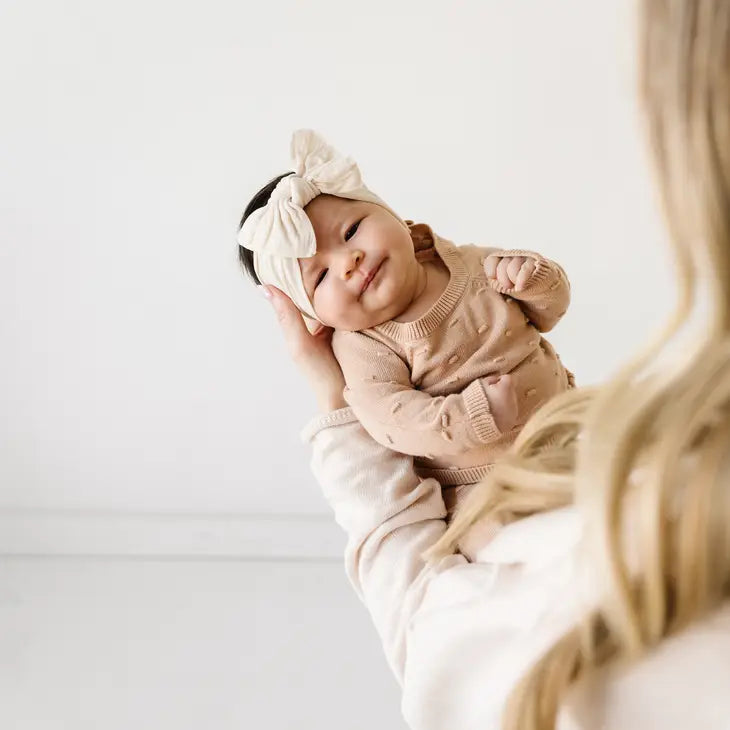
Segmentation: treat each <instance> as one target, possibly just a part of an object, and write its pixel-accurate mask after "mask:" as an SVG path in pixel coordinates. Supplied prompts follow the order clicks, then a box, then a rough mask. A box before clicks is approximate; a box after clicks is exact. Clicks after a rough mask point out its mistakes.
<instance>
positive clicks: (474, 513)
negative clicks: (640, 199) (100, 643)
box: [268, 0, 730, 730]
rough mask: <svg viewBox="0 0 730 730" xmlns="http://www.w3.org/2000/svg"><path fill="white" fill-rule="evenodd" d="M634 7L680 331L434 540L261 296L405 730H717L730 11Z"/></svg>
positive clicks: (428, 507)
mask: <svg viewBox="0 0 730 730" xmlns="http://www.w3.org/2000/svg"><path fill="white" fill-rule="evenodd" d="M641 7H642V43H641V47H642V53H641V65H642V95H643V98H644V102H645V109H646V116H647V120H648V128H649V134H650V140H651V142H652V147H653V152H654V157H655V166H656V171H657V177H658V182H659V186H660V190H661V194H662V198H663V203H664V209H665V215H666V219H667V221H668V227H669V231H670V234H671V240H672V243H673V246H674V250H675V254H676V256H677V261H678V271H679V298H678V304H677V309H676V311H675V313H674V314H673V315H672V317H671V319H670V321H669V324H668V326H667V327H666V330H665V332H663V333H662V335H661V336H660V337H659V338H657V341H656V343H655V344H653V345H652V346H651V347H649V348H648V349H647V351H646V352H644V353H642V354H641V355H640V356H639V357H638V358H636V360H635V361H633V362H631V363H630V364H629V365H627V366H626V367H625V368H624V369H623V371H622V372H620V373H619V374H618V375H617V376H616V377H615V378H613V379H612V380H611V381H610V382H608V383H607V384H606V385H604V386H603V387H601V388H599V389H595V390H592V391H586V390H578V391H572V392H569V393H567V394H564V395H562V396H560V397H559V398H557V399H555V400H553V401H552V402H551V403H549V404H548V405H547V406H545V407H544V408H543V409H542V410H541V411H540V412H539V413H538V414H536V415H535V416H534V418H533V419H532V420H531V421H530V423H529V424H528V425H527V426H526V428H525V429H524V431H523V433H522V435H521V436H520V438H519V440H518V441H517V443H516V444H515V447H514V449H513V451H512V453H511V454H510V455H509V456H508V457H507V458H506V459H505V460H504V462H503V463H501V464H500V465H498V467H496V468H495V470H494V471H493V473H492V475H491V476H490V477H489V478H488V480H487V481H486V482H485V483H484V484H483V485H481V487H480V489H479V490H478V492H477V493H476V494H475V495H474V497H473V501H472V502H471V504H470V505H469V508H468V509H465V510H464V511H463V512H462V513H461V516H460V518H459V519H457V520H456V521H455V522H454V523H453V524H452V525H451V526H450V527H449V528H448V530H447V527H446V524H445V522H444V516H445V509H444V505H443V501H442V498H441V491H440V488H439V486H438V485H437V484H436V483H434V482H433V481H430V480H425V481H420V480H419V479H418V478H417V477H416V476H415V474H414V472H413V470H412V465H411V462H410V459H409V458H406V457H403V456H400V455H398V454H395V453H393V452H390V451H389V450H387V449H385V448H383V447H381V446H379V445H378V444H377V443H375V442H374V441H373V440H372V439H370V437H369V436H368V435H367V434H366V433H365V431H364V430H363V429H362V428H361V427H360V426H359V424H358V423H357V422H356V421H355V420H354V418H353V416H352V414H351V412H350V411H349V410H348V409H347V408H345V407H344V406H345V403H344V401H343V400H342V395H341V393H342V387H343V385H344V383H343V380H342V374H341V373H340V372H339V368H338V367H337V363H336V361H335V360H334V358H333V357H332V353H331V350H330V348H329V344H328V341H327V337H326V335H319V336H317V337H312V336H310V335H309V333H308V332H307V330H306V328H305V327H304V325H303V323H302V320H301V317H300V316H299V315H298V314H297V311H296V309H295V308H294V307H293V306H292V305H291V304H290V303H289V302H288V300H286V298H285V297H284V296H283V295H281V294H280V293H278V292H276V291H270V292H268V296H269V297H270V299H271V301H272V303H273V304H274V306H275V308H276V310H277V313H278V316H279V319H280V321H281V325H282V328H283V330H284V333H285V336H286V338H287V341H288V343H289V345H290V348H291V352H292V355H293V357H294V359H295V360H296V361H297V363H298V364H299V365H300V367H301V368H302V370H303V371H304V372H305V374H306V375H307V376H308V378H309V380H310V382H311V383H312V385H313V387H314V389H315V392H316V393H317V396H318V400H319V403H320V406H321V408H322V410H323V411H324V412H325V414H326V415H324V416H323V417H321V418H320V419H318V420H317V421H315V422H314V423H313V424H311V425H310V427H309V428H308V437H309V438H310V439H311V442H312V445H313V468H314V472H315V474H316V475H317V478H318V479H319V480H320V482H321V484H322V486H323V489H324V491H325V495H326V497H327V499H328V500H329V501H330V503H331V504H332V506H333V508H334V510H335V516H336V519H337V521H338V522H339V523H340V524H341V525H342V527H343V528H344V529H345V530H346V531H347V533H348V537H349V541H348V546H347V551H346V564H347V571H348V575H349V577H350V579H351V580H352V582H353V585H354V586H355V588H356V590H357V591H358V592H359V594H360V595H361V597H362V598H363V600H364V602H365V603H366V605H367V606H368V608H369V610H370V612H371V614H372V617H373V620H374V622H375V625H376V627H377V629H378V631H379V634H380V636H381V638H382V641H383V644H384V647H385V650H386V655H387V657H388V660H389V662H390V664H391V666H392V668H393V670H394V672H395V673H396V676H397V677H398V679H399V681H400V682H401V684H402V687H403V712H404V715H405V717H406V719H407V721H408V722H409V724H410V726H411V727H413V728H418V729H419V730H420V729H427V730H436V729H438V730H441V729H446V728H448V730H471V728H474V729H475V730H476V728H479V729H480V730H483V729H484V728H496V727H505V728H510V729H512V730H517V729H518V728H520V729H525V728H527V729H535V730H537V729H540V730H544V729H548V728H554V727H559V728H563V729H564V728H593V727H600V728H607V729H609V730H613V729H614V728H616V729H618V728H620V729H621V730H630V729H632V728H637V729H638V728H641V730H644V729H645V728H647V727H662V728H688V727H693V728H728V727H730V464H728V460H729V459H730V0H644V2H642V3H641ZM700 295H701V296H702V297H703V298H707V299H709V301H710V303H711V307H710V311H709V313H708V316H707V317H706V318H705V321H704V323H703V325H702V327H700V328H698V330H697V332H696V337H695V340H694V341H693V345H692V347H690V348H686V349H685V350H684V353H683V355H682V358H681V359H678V360H677V359H675V360H672V361H667V359H666V358H664V357H663V351H664V346H665V345H666V344H667V342H668V341H669V340H670V339H672V338H673V337H674V336H675V335H676V333H677V332H678V330H679V329H680V328H681V327H683V326H684V325H685V324H686V322H687V320H688V316H689V314H690V312H691V309H692V307H693V306H694V304H695V303H696V302H697V301H698V298H699V297H700ZM499 512H510V513H512V514H513V515H514V516H517V517H521V518H522V519H517V520H514V521H512V522H511V523H510V524H508V525H507V526H506V527H504V528H503V529H502V531H501V532H500V533H499V534H498V535H497V537H496V538H495V539H494V540H493V541H492V542H491V543H490V544H489V545H487V546H486V547H485V548H484V549H482V551H481V552H480V554H479V561H478V562H475V563H467V562H466V561H465V560H464V558H463V557H461V556H460V555H456V554H452V547H453V545H455V544H456V541H457V540H458V539H459V538H460V537H461V536H462V535H463V534H464V533H465V532H466V531H467V530H468V529H470V527H471V526H472V525H473V524H474V523H475V522H476V521H478V520H480V519H484V518H489V517H491V516H493V515H495V514H498V513H499ZM424 552H428V557H429V560H428V561H426V560H425V559H424V558H423V554H424Z"/></svg>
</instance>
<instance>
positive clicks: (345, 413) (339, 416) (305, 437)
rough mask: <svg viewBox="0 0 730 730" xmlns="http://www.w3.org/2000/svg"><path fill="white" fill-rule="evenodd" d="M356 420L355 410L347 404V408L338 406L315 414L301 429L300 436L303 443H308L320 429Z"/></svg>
mask: <svg viewBox="0 0 730 730" xmlns="http://www.w3.org/2000/svg"><path fill="white" fill-rule="evenodd" d="M354 421H357V416H356V415H355V411H353V410H352V408H350V407H349V406H348V407H347V408H338V409H337V410H336V411H331V412H330V413H325V414H324V415H319V416H315V417H314V418H312V420H311V421H309V423H307V425H306V426H305V427H304V428H303V429H302V431H301V433H300V438H301V439H302V441H303V442H304V443H309V442H310V441H311V440H312V439H313V438H314V437H315V436H316V435H317V434H318V433H319V432H320V431H323V430H324V429H325V428H332V427H333V426H344V425H345V424H347V423H353V422H354Z"/></svg>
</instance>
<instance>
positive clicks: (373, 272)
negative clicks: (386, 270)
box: [357, 259, 385, 299]
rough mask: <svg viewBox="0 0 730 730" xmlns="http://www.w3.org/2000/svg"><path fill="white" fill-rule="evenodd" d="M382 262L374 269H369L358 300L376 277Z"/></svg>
mask: <svg viewBox="0 0 730 730" xmlns="http://www.w3.org/2000/svg"><path fill="white" fill-rule="evenodd" d="M384 260H385V259H383V261H384ZM383 261H381V262H380V263H379V264H378V265H377V266H376V267H375V268H374V269H371V271H370V273H369V274H368V275H367V276H366V277H365V281H364V282H363V284H362V289H360V294H359V295H358V297H357V298H358V299H359V298H360V297H361V296H362V295H363V294H364V293H365V290H366V289H367V288H368V287H369V286H370V282H371V281H372V280H373V279H374V278H375V277H376V276H377V274H378V271H380V267H381V266H382V265H383Z"/></svg>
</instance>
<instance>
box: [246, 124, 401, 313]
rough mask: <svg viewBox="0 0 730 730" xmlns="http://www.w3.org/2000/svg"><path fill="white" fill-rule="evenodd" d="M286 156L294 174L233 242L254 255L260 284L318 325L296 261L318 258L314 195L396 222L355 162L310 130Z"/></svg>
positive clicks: (298, 134)
mask: <svg viewBox="0 0 730 730" xmlns="http://www.w3.org/2000/svg"><path fill="white" fill-rule="evenodd" d="M290 153H291V159H292V167H293V168H294V174H293V175H287V176H286V177H284V178H282V179H281V180H280V181H279V183H278V185H277V186H276V187H275V188H274V192H273V193H272V194H271V197H270V198H269V202H268V203H267V204H266V205H265V206H264V207H263V208H259V209H258V210H255V211H254V212H253V213H251V215H250V216H249V217H248V218H247V219H246V220H245V222H244V224H243V226H242V227H241V230H240V231H239V232H238V237H237V240H238V244H239V245H240V246H243V247H244V248H247V249H249V250H251V251H253V253H254V257H253V264H254V269H255V270H256V275H257V276H258V278H259V280H260V281H261V283H262V284H272V285H273V286H276V287H278V288H279V289H281V290H282V291H283V292H285V293H286V294H288V295H289V297H291V299H292V301H293V302H294V303H295V304H296V305H297V307H299V309H300V310H301V311H302V312H303V313H304V314H306V315H308V316H309V317H311V318H312V319H317V317H316V315H315V313H314V306H313V305H312V302H311V301H310V299H309V296H308V295H307V290H306V288H305V286H304V281H303V279H302V274H301V270H300V268H299V261H298V259H305V258H309V257H311V256H314V255H315V253H316V252H317V241H316V239H315V236H314V229H313V228H312V223H311V221H310V220H309V218H308V217H307V214H306V213H305V212H304V208H305V206H306V205H308V204H309V203H311V202H312V200H314V199H315V198H316V197H317V196H318V195H323V194H324V195H336V196H337V197H339V198H349V199H351V200H363V201H365V202H368V203H375V204H376V205H381V206H383V207H384V208H386V209H387V210H389V211H390V212H391V213H393V215H394V216H395V217H396V218H398V220H401V219H400V217H399V216H397V215H396V214H395V213H394V212H393V211H392V210H391V209H390V208H389V207H388V206H387V205H386V204H385V203H384V202H383V201H382V200H381V199H380V198H379V197H378V196H377V195H375V194H374V193H372V192H370V190H368V189H367V187H365V184H364V183H363V181H362V176H361V175H360V170H359V169H358V166H357V164H356V163H355V161H354V160H352V159H351V158H349V157H343V156H342V155H341V154H340V153H339V152H337V150H335V149H334V148H333V147H331V146H330V145H329V144H327V142H325V140H324V139H322V137H320V136H319V135H318V134H317V133H316V132H313V131H312V130H311V129H300V130H297V131H296V132H294V134H293V135H292V140H291V149H290ZM403 225H405V223H404V224H403Z"/></svg>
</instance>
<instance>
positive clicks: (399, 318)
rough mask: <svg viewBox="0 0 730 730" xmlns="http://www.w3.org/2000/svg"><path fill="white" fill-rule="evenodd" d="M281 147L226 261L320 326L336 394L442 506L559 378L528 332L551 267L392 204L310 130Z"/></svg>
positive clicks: (562, 280) (543, 321)
mask: <svg viewBox="0 0 730 730" xmlns="http://www.w3.org/2000/svg"><path fill="white" fill-rule="evenodd" d="M291 151H292V158H293V166H294V169H295V172H294V173H293V174H288V175H284V176H281V177H280V178H277V179H275V180H274V181H272V182H271V183H270V184H269V185H268V186H266V187H265V188H264V189H262V190H261V191H260V192H259V193H258V194H257V195H256V196H255V197H254V199H253V200H252V201H251V202H250V203H249V205H248V207H247V208H246V211H245V213H244V216H243V221H242V225H241V229H240V231H239V234H238V242H239V244H240V247H241V248H240V256H241V261H242V262H243V264H244V266H245V268H246V269H247V270H248V272H249V273H250V274H251V276H252V277H253V278H254V280H255V281H257V283H262V284H272V285H275V286H277V287H278V288H280V289H281V290H282V291H284V292H285V293H286V294H288V295H289V297H290V298H291V299H292V300H293V301H294V303H295V304H296V305H297V306H298V308H299V309H300V311H301V312H302V313H303V314H304V315H305V316H306V317H307V318H308V319H309V325H310V328H311V329H315V328H316V327H317V326H321V325H324V326H327V327H332V328H334V334H333V337H332V346H333V349H334V352H335V355H336V357H337V359H338V361H339V363H340V365H341V367H342V371H343V373H344V376H345V381H346V383H347V387H346V388H345V392H344V395H345V399H346V400H347V402H348V403H349V404H350V406H352V408H353V410H354V412H355V414H356V415H357V417H358V418H359V420H360V422H361V423H362V425H363V426H364V428H365V429H367V431H368V432H369V433H370V434H371V435H372V437H373V438H374V439H376V440H377V441H379V442H380V443H382V444H384V445H386V446H388V447H390V448H392V449H394V450H396V451H399V452H402V453H404V454H411V455H413V456H414V457H415V459H414V463H415V466H416V469H417V471H418V473H419V474H420V475H421V476H422V477H435V478H436V479H437V480H438V481H439V482H440V483H441V485H442V488H443V489H444V501H445V504H446V507H447V510H448V512H449V514H450V515H451V514H453V512H454V510H455V509H456V508H457V506H458V504H459V503H460V502H462V501H463V498H464V497H465V496H466V494H467V492H468V491H469V489H470V488H471V487H472V486H473V485H474V484H475V483H476V482H478V481H479V480H480V479H481V478H482V477H483V476H484V475H485V474H486V473H487V472H488V470H489V469H490V467H491V465H492V464H493V463H494V461H495V460H496V459H497V458H498V457H499V455H500V454H501V453H503V452H504V451H505V450H506V449H507V448H508V447H509V445H510V444H511V443H512V442H513V441H514V439H515V437H516V435H517V433H518V432H519V430H520V428H521V427H522V426H523V425H524V423H525V422H526V421H527V419H528V418H529V416H530V415H531V414H532V413H533V412H534V411H535V410H536V409H537V408H538V407H539V406H540V405H541V404H543V403H544V402H546V401H547V400H548V399H549V398H551V397H552V396H553V395H555V394H557V393H560V392H562V391H564V390H566V389H567V388H570V387H572V386H573V377H572V374H571V373H569V372H568V371H567V370H566V369H565V368H564V367H563V365H562V364H561V362H560V359H559V357H558V355H557V354H556V353H555V350H554V349H553V348H552V346H551V345H550V343H549V342H548V341H547V340H545V339H544V338H543V337H541V335H540V333H541V332H547V331H549V330H550V329H552V328H553V327H554V326H555V324H556V323H557V322H558V320H559V319H560V317H562V315H563V314H564V313H565V310H566V309H567V307H568V303H569V300H570V286H569V284H568V280H567V278H566V276H565V273H564V272H563V270H562V269H561V268H560V267H559V266H558V265H557V264H555V263H553V262H552V261H549V260H547V259H545V258H543V257H542V256H540V255H539V254H536V253H532V252H530V251H521V250H520V251H517V250H511V251H503V250H499V249H494V248H483V247H478V246H471V245H470V246H458V247H457V246H455V245H454V244H453V243H451V242H449V241H447V240H445V239H443V238H441V237H440V236H438V235H436V234H435V233H434V232H433V231H432V230H431V228H430V227H429V226H427V225H425V224H422V223H413V222H412V221H407V220H402V219H401V218H400V217H399V216H398V215H397V214H396V213H395V212H393V210H392V209H391V208H389V207H388V206H387V204H386V203H385V202H384V201H382V200H381V199H380V198H378V197H377V196H376V195H375V194H373V193H372V192H371V191H370V190H368V188H366V187H365V185H364V183H363V182H362V178H361V176H360V172H359V170H358V168H357V165H356V164H355V163H354V162H353V161H352V160H350V159H349V158H343V157H342V156H340V155H339V154H338V153H337V152H336V151H335V150H334V149H332V148H331V147H330V146H329V145H327V143H326V142H324V140H322V139H321V138H320V137H319V136H318V135H316V134H315V133H314V132H312V131H310V130H300V131H298V132H295V133H294V136H293V139H292V147H291Z"/></svg>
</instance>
